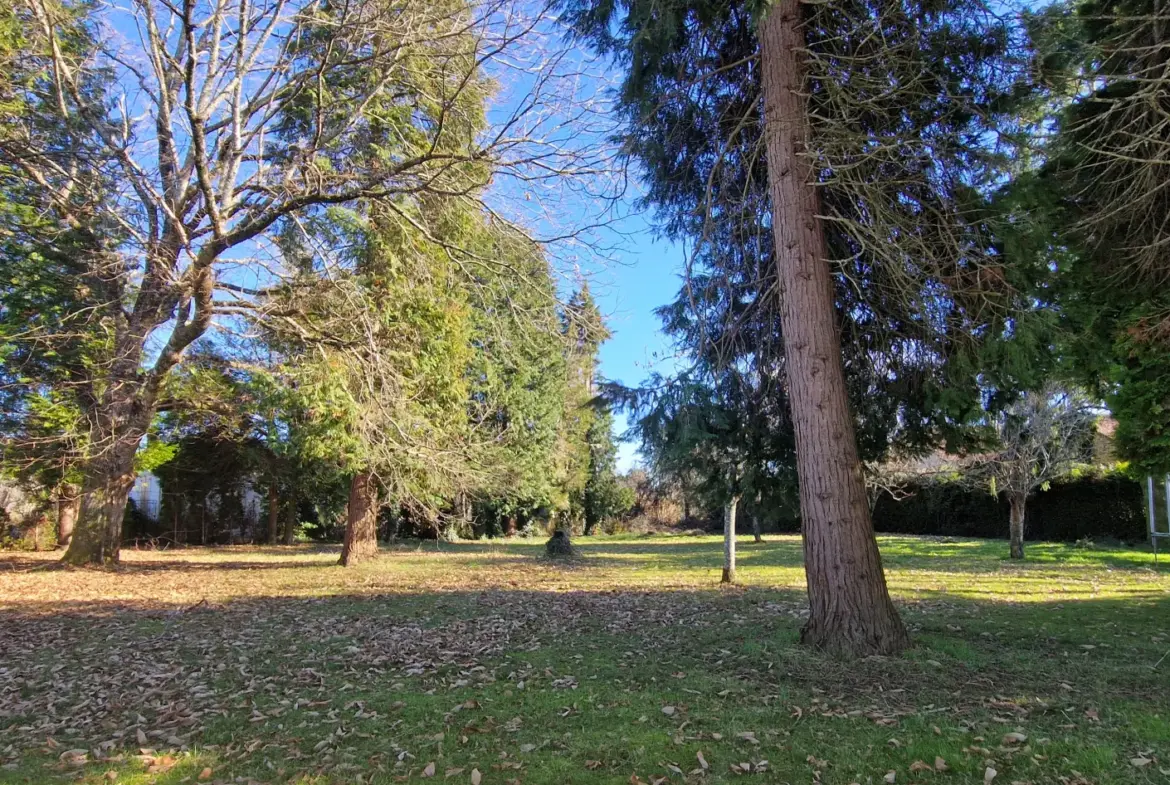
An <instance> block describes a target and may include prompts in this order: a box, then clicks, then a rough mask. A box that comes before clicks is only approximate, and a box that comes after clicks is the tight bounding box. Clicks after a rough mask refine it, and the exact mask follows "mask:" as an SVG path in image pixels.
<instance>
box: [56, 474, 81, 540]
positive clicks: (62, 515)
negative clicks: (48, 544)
mask: <svg viewBox="0 0 1170 785" xmlns="http://www.w3.org/2000/svg"><path fill="white" fill-rule="evenodd" d="M80 512H81V489H80V488H78V487H77V486H76V485H73V484H70V483H65V484H62V485H61V487H60V488H59V489H58V490H57V547H58V548H68V547H69V541H70V540H72V539H73V528H74V527H75V526H76V525H77V516H78V513H80Z"/></svg>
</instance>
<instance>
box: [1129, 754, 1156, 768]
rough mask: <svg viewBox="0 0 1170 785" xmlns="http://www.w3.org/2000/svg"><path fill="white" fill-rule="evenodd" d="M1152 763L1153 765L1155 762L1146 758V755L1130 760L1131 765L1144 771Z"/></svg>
mask: <svg viewBox="0 0 1170 785" xmlns="http://www.w3.org/2000/svg"><path fill="white" fill-rule="evenodd" d="M1151 763H1153V761H1152V760H1150V759H1149V758H1147V757H1145V756H1144V755H1139V756H1138V757H1136V758H1130V759H1129V765H1130V766H1136V767H1137V768H1139V769H1144V768H1145V767H1146V766H1149V765H1150V764H1151Z"/></svg>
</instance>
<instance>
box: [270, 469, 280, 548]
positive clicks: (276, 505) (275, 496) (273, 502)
mask: <svg viewBox="0 0 1170 785" xmlns="http://www.w3.org/2000/svg"><path fill="white" fill-rule="evenodd" d="M279 537H280V488H279V486H277V484H276V483H275V482H274V483H272V484H271V485H269V486H268V544H269V545H276V540H277V538H279Z"/></svg>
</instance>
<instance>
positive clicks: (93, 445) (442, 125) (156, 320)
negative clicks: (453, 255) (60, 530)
mask: <svg viewBox="0 0 1170 785" xmlns="http://www.w3.org/2000/svg"><path fill="white" fill-rule="evenodd" d="M27 2H28V18H29V19H30V20H31V21H32V22H33V27H34V28H35V29H34V30H33V31H32V33H31V35H30V40H32V41H33V45H34V49H35V51H34V52H33V56H35V58H38V61H39V62H40V63H41V64H42V65H43V68H42V76H43V78H41V79H39V80H34V81H33V82H32V83H31V84H30V86H29V88H28V89H29V96H28V102H29V104H30V105H33V106H35V107H36V108H37V112H38V113H41V114H42V115H45V114H47V115H48V116H49V117H50V118H51V119H52V120H53V122H55V123H56V125H57V129H56V132H55V134H54V135H49V134H47V133H46V132H45V130H44V127H45V124H44V123H37V122H32V121H25V122H22V123H21V124H18V125H16V127H14V128H11V129H9V132H8V133H6V134H5V136H4V138H3V140H0V157H2V158H3V161H4V163H6V164H8V165H11V166H12V167H14V168H15V169H17V170H18V171H19V172H20V173H21V174H22V175H23V176H24V177H25V178H27V180H28V181H29V182H30V183H31V184H32V188H33V189H34V190H35V192H36V197H37V200H38V202H39V203H40V204H42V205H45V206H47V208H48V210H49V211H50V212H51V215H52V220H54V221H56V222H58V223H59V224H60V225H61V226H63V227H67V228H73V229H75V230H79V231H91V230H92V229H93V227H95V226H99V225H100V226H109V227H113V229H112V230H111V231H108V232H104V233H102V234H100V235H98V234H96V233H94V234H95V236H94V237H93V241H94V243H95V245H96V251H95V252H94V253H93V254H92V258H91V259H90V260H89V261H87V262H86V267H85V271H84V273H83V276H82V277H83V278H84V288H85V295H86V301H85V302H84V303H83V306H84V308H85V309H86V311H87V313H90V314H92V319H91V320H90V322H91V324H92V325H93V326H94V328H95V329H96V330H99V331H100V332H101V334H102V335H103V336H104V340H106V341H107V342H108V346H109V352H108V357H109V359H108V361H106V362H104V363H103V364H102V365H101V366H100V367H95V368H91V369H89V371H88V373H87V375H86V376H85V377H84V378H81V379H78V380H77V382H76V383H77V384H78V385H79V386H81V387H84V390H85V395H84V396H82V399H83V400H85V401H87V402H88V405H87V406H86V407H84V408H85V410H84V411H83V419H84V429H85V430H86V431H87V434H86V435H87V437H88V438H87V442H86V448H85V449H86V453H85V455H84V456H82V457H83V459H84V465H85V482H84V502H83V505H82V511H81V516H80V520H79V522H78V524H77V527H76V531H75V534H74V537H73V540H72V542H71V543H70V546H69V550H68V552H67V554H66V557H65V558H66V560H68V561H70V562H73V563H86V562H97V563H109V562H113V561H116V560H117V558H118V550H119V541H120V539H121V524H122V517H123V511H124V508H125V505H126V501H127V497H128V493H129V491H130V487H131V484H132V482H133V478H134V464H133V462H134V455H135V452H136V450H137V448H138V446H139V444H140V442H141V440H142V439H143V436H144V434H145V433H146V431H147V428H148V427H149V424H150V422H151V419H152V417H153V416H154V414H155V412H156V410H157V408H158V405H159V397H160V391H161V390H162V388H163V385H164V382H165V380H166V379H167V376H168V374H169V373H170V372H171V370H172V369H173V368H174V367H175V366H176V365H177V364H179V363H180V362H182V360H183V357H184V354H185V352H186V350H187V349H188V347H190V346H191V344H192V343H193V342H194V341H196V340H197V339H199V338H200V337H201V336H203V335H204V334H205V333H206V332H207V331H208V330H209V329H210V328H212V327H213V326H215V325H216V324H218V323H222V322H223V321H225V320H230V319H233V318H235V317H237V316H238V315H240V314H241V313H247V312H249V311H250V310H253V311H254V309H255V308H256V303H257V302H260V301H263V299H264V294H265V293H266V290H268V289H271V288H273V287H277V286H279V285H280V284H281V282H282V279H283V278H284V276H285V274H286V272H287V270H285V269H282V268H281V266H280V265H281V263H280V261H278V260H279V259H280V255H279V254H278V253H276V252H275V251H274V250H272V249H273V245H274V241H273V238H274V236H275V234H276V233H277V232H278V231H280V230H281V229H282V228H284V227H287V226H289V225H290V224H291V225H295V224H297V223H299V222H303V221H309V220H312V218H313V217H314V216H316V215H320V214H322V213H323V212H324V211H327V210H330V209H332V208H334V207H335V206H338V205H353V204H356V203H359V202H363V201H369V200H380V201H381V202H382V203H384V204H387V205H390V206H391V207H392V208H393V207H394V206H395V205H397V206H399V207H401V206H402V205H403V204H407V205H409V204H410V203H411V200H415V199H418V198H420V197H421V196H423V195H433V196H437V197H444V198H453V199H472V200H476V201H479V200H481V199H483V198H484V196H483V195H484V194H485V193H487V194H494V195H495V196H497V197H500V198H501V199H502V200H510V203H512V204H518V205H520V207H521V208H525V205H524V201H523V199H524V197H530V196H531V194H532V192H533V191H537V190H538V189H539V188H540V187H541V186H542V185H546V184H552V183H559V182H563V181H564V180H565V179H566V178H572V177H580V178H582V181H584V180H588V181H589V182H590V185H589V186H584V187H583V190H582V191H581V193H586V194H588V195H594V191H593V190H592V189H594V188H596V187H599V186H596V185H595V182H597V181H601V180H602V179H603V178H600V177H599V176H600V175H603V174H604V173H605V171H606V170H607V168H608V166H609V163H610V160H611V159H610V157H609V148H608V147H607V146H606V145H604V144H598V143H597V142H598V141H599V140H600V138H601V137H600V136H599V135H598V134H595V133H592V131H595V130H596V129H597V123H599V122H604V121H605V112H604V108H603V107H600V106H598V105H596V104H595V103H593V102H592V101H591V100H590V98H589V97H588V96H586V97H584V98H582V100H579V101H577V100H575V99H576V98H577V97H579V96H578V94H576V93H574V90H575V89H576V88H577V85H578V83H579V80H578V78H577V77H578V76H579V75H580V72H581V69H582V68H583V67H584V66H582V64H581V62H580V59H579V58H575V57H574V56H571V53H569V52H568V51H567V50H563V49H562V50H560V51H552V50H548V49H546V48H544V47H545V45H546V44H547V42H549V41H550V40H553V36H550V34H549V27H550V25H554V24H555V21H554V20H553V19H552V17H551V15H550V14H548V13H547V10H546V9H545V8H542V7H540V4H539V3H538V4H536V5H535V6H533V5H532V4H525V3H520V2H515V1H514V0H483V2H471V3H468V2H462V1H460V0H442V1H441V2H437V3H426V4H422V3H417V2H411V1H410V0H359V1H358V2H352V3H328V4H327V3H320V2H316V0H255V1H253V0H180V2H178V3H171V2H166V1H165V0H129V2H128V4H127V5H118V4H114V3H98V4H96V5H95V6H94V7H93V8H92V10H91V11H90V12H89V14H88V20H89V21H88V23H87V24H88V25H89V26H90V29H91V34H92V35H91V38H92V40H93V41H95V42H97V41H100V42H101V43H100V44H94V45H92V46H87V47H78V46H75V45H67V43H68V41H67V38H68V37H69V35H70V34H71V33H70V29H71V28H70V27H69V26H70V25H72V24H74V22H73V20H75V19H76V9H69V8H67V7H63V6H62V5H60V4H58V3H57V2H55V1H54V0H27ZM493 91H495V93H496V94H497V96H498V97H499V99H498V101H497V105H496V108H495V110H494V111H489V112H487V114H486V116H485V108H484V100H485V97H486V96H487V95H489V94H491V93H492V92H493ZM34 114H35V113H34ZM62 133H64V134H65V136H66V137H68V139H67V142H68V143H67V144H65V145H64V147H63V146H62V140H61V136H60V134H62ZM78 149H85V150H87V151H89V153H90V154H89V156H88V157H86V156H78V155H76V154H75V153H76V151H77V150H78ZM94 181H100V183H101V191H102V196H101V198H100V199H96V200H95V199H90V200H80V199H78V198H77V195H78V193H79V192H80V191H81V190H82V189H83V188H85V187H88V186H87V184H88V183H92V182H94ZM501 203H502V202H501ZM549 207H551V205H549ZM485 209H488V208H486V207H485ZM529 212H531V210H529ZM562 212H563V211H562ZM494 214H495V215H496V218H497V219H498V220H501V221H505V222H506V221H510V220H514V219H516V218H518V217H523V216H522V215H521V211H520V210H512V211H509V210H507V209H501V208H499V207H498V205H497V207H496V208H495V209H494ZM402 217H403V220H409V216H408V215H406V213H405V212H404V214H403V216H402ZM530 217H531V216H530ZM536 218H537V219H539V218H540V216H539V215H536ZM586 223H587V221H586ZM421 228H422V229H423V230H424V231H425V229H426V227H421ZM548 233H549V234H550V235H555V236H558V237H561V238H564V237H566V236H572V235H573V233H572V232H566V231H558V230H556V229H555V228H552V229H550V230H549V232H548ZM309 270H310V272H311V273H312V274H315V275H317V276H318V277H326V278H327V277H328V276H329V274H330V273H329V269H328V266H327V265H321V264H320V263H319V262H316V261H315V262H314V263H313V264H312V265H310V267H309ZM300 272H301V273H302V274H303V273H304V271H303V270H302V271H300Z"/></svg>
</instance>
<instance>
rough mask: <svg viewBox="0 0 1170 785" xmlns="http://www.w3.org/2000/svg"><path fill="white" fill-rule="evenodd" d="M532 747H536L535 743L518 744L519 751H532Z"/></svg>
mask: <svg viewBox="0 0 1170 785" xmlns="http://www.w3.org/2000/svg"><path fill="white" fill-rule="evenodd" d="M534 749H536V745H535V744H521V745H520V751H521V752H532V751H533V750H534Z"/></svg>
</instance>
